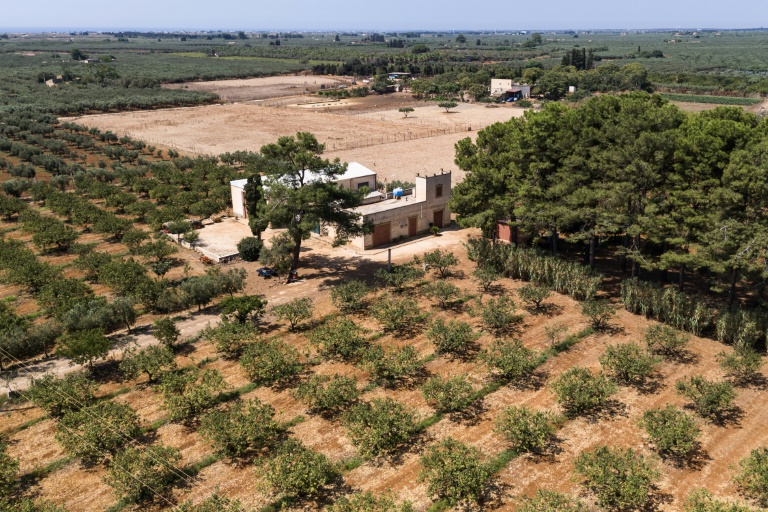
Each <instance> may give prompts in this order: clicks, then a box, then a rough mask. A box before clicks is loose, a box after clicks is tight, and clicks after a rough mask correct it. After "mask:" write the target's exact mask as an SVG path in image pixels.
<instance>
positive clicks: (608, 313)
mask: <svg viewBox="0 0 768 512" xmlns="http://www.w3.org/2000/svg"><path fill="white" fill-rule="evenodd" d="M581 314H582V315H584V316H586V317H587V318H589V321H590V322H591V323H592V328H593V329H602V328H603V327H605V326H607V325H608V322H609V321H610V320H611V318H613V317H614V316H615V315H616V307H615V306H614V305H613V304H611V303H610V302H608V300H606V299H590V300H587V301H584V302H582V303H581Z"/></svg>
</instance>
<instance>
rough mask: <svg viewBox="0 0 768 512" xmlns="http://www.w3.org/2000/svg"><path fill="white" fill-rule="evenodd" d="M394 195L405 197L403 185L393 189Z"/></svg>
mask: <svg viewBox="0 0 768 512" xmlns="http://www.w3.org/2000/svg"><path fill="white" fill-rule="evenodd" d="M392 197H403V189H402V187H397V188H396V189H395V190H393V191H392Z"/></svg>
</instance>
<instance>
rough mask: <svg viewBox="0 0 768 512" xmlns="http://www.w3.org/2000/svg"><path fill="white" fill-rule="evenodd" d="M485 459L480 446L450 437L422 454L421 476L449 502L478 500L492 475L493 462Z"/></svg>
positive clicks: (438, 495)
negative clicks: (487, 461)
mask: <svg viewBox="0 0 768 512" xmlns="http://www.w3.org/2000/svg"><path fill="white" fill-rule="evenodd" d="M482 459H483V455H482V453H481V452H480V450H478V449H477V448H474V447H471V446H467V445H465V444H464V443H462V442H461V441H456V440H454V439H451V438H450V437H449V438H447V439H444V440H443V441H442V442H441V443H439V444H436V445H432V446H430V447H428V448H427V450H426V453H424V455H422V456H421V472H420V473H419V480H420V481H424V482H427V488H428V491H429V494H431V495H435V496H437V497H438V498H441V499H445V500H446V501H447V502H448V503H449V504H456V503H459V502H464V501H474V502H478V501H480V500H481V499H482V497H483V496H484V494H485V493H486V492H487V484H488V480H489V479H490V477H491V470H490V466H488V465H487V464H486V463H484V462H483V460H482Z"/></svg>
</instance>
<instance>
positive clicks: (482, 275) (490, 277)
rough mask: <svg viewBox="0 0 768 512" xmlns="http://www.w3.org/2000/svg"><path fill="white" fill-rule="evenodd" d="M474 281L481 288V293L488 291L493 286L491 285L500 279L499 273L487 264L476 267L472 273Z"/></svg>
mask: <svg viewBox="0 0 768 512" xmlns="http://www.w3.org/2000/svg"><path fill="white" fill-rule="evenodd" d="M472 275H473V276H474V278H475V281H477V282H478V284H479V285H480V286H481V287H482V288H483V291H486V292H487V291H489V290H490V289H491V287H492V286H493V283H495V282H496V281H498V280H499V279H500V278H501V273H500V272H499V271H498V270H496V268H495V267H494V266H492V265H489V264H487V263H486V264H484V265H480V264H478V265H477V268H475V270H474V271H473V272H472Z"/></svg>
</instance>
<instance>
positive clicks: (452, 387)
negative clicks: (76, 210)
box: [421, 375, 474, 412]
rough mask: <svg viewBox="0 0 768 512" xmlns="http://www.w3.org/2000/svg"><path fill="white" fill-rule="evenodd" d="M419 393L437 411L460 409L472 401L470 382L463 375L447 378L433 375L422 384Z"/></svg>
mask: <svg viewBox="0 0 768 512" xmlns="http://www.w3.org/2000/svg"><path fill="white" fill-rule="evenodd" d="M421 393H422V394H423V395H424V400H426V401H427V403H428V404H429V405H431V406H432V407H434V408H435V409H437V410H438V411H439V412H453V411H460V410H462V409H465V408H466V407H467V406H468V405H469V404H471V403H472V402H473V401H474V397H473V389H472V384H471V383H470V382H469V381H468V380H467V378H466V377H465V376H464V375H455V376H453V377H450V378H448V379H444V378H442V377H441V376H439V375H435V376H434V377H432V378H430V379H429V380H428V381H427V383H426V384H424V386H422V388H421Z"/></svg>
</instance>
